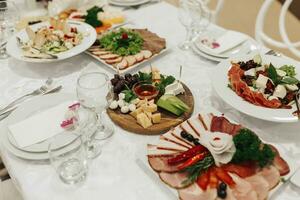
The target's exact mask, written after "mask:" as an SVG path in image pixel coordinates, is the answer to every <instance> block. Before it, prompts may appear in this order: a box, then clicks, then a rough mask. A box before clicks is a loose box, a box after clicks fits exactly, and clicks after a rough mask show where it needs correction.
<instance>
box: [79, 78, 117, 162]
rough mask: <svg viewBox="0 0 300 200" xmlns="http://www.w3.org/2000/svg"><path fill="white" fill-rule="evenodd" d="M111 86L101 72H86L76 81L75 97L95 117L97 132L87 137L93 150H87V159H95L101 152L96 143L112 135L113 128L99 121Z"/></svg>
mask: <svg viewBox="0 0 300 200" xmlns="http://www.w3.org/2000/svg"><path fill="white" fill-rule="evenodd" d="M110 92H111V86H110V82H109V78H108V76H107V75H106V74H104V73H101V72H87V73H84V74H82V75H80V77H79V78H78V80H77V97H78V100H79V102H80V104H81V105H82V106H83V107H84V108H86V109H88V110H90V111H92V112H94V113H95V114H96V115H97V119H98V120H97V124H96V127H97V130H96V132H95V133H93V134H92V135H89V138H90V144H92V145H93V148H91V147H90V148H89V149H88V150H89V151H90V152H89V155H90V156H89V157H96V156H98V155H99V154H100V152H101V150H100V147H99V145H97V144H96V143H97V141H99V140H104V139H106V138H108V137H110V136H111V135H112V134H113V130H114V129H113V126H111V125H110V126H109V125H106V124H105V123H104V122H103V120H102V119H101V116H102V113H103V112H104V111H105V110H106V108H107V106H108V102H107V101H108V97H109V96H111V94H110Z"/></svg>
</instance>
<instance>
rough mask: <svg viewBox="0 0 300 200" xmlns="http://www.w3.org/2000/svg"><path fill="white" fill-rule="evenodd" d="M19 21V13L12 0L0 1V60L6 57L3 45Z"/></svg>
mask: <svg viewBox="0 0 300 200" xmlns="http://www.w3.org/2000/svg"><path fill="white" fill-rule="evenodd" d="M19 20H20V16H19V11H18V8H17V6H16V5H15V3H14V2H13V1H12V0H2V1H0V59H5V58H7V57H8V55H7V53H6V44H5V43H7V41H8V39H9V38H10V37H11V36H12V35H13V33H14V31H15V26H16V23H17V22H18V21H19Z"/></svg>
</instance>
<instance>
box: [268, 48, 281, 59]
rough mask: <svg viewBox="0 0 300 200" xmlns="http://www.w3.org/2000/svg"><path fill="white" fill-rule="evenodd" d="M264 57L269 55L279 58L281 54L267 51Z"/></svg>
mask: <svg viewBox="0 0 300 200" xmlns="http://www.w3.org/2000/svg"><path fill="white" fill-rule="evenodd" d="M265 54H266V55H271V56H276V57H281V53H279V52H277V51H274V50H273V49H271V50H269V51H268V52H267V53H265Z"/></svg>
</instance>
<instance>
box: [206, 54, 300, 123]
mask: <svg viewBox="0 0 300 200" xmlns="http://www.w3.org/2000/svg"><path fill="white" fill-rule="evenodd" d="M253 56H254V55H253V54H252V55H244V56H239V57H234V58H230V59H227V60H224V61H222V62H221V63H219V64H218V65H217V66H216V68H215V70H214V71H213V72H212V73H211V80H212V83H213V87H214V89H215V90H216V92H217V93H218V95H219V96H220V97H221V98H222V99H223V100H224V101H225V102H226V103H228V104H229V105H231V106H232V107H233V108H235V109H237V110H238V111H240V112H242V113H245V114H247V115H250V116H252V117H255V118H258V119H263V120H267V121H273V122H298V121H299V120H298V118H297V117H296V116H294V115H293V114H292V113H293V112H294V111H295V110H296V105H293V108H292V109H272V108H265V107H261V106H256V105H254V104H251V103H249V102H247V101H245V100H244V99H242V98H241V97H240V96H238V95H237V94H236V93H235V92H234V91H232V90H231V89H230V88H229V87H228V86H227V85H228V83H229V81H228V76H227V73H228V70H229V69H230V67H231V63H230V62H231V61H234V62H238V61H247V60H250V59H253ZM261 57H262V62H263V64H269V63H270V62H271V63H272V64H273V65H274V66H275V67H280V66H282V65H293V66H295V68H296V72H297V75H296V77H297V78H298V79H300V64H299V63H297V62H296V61H293V60H292V59H288V58H282V57H275V56H268V55H261Z"/></svg>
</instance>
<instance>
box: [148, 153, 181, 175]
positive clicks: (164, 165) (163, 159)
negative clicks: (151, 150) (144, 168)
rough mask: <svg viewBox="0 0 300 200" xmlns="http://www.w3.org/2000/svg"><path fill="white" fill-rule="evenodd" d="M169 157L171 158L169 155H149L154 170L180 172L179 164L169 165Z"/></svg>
mask: <svg viewBox="0 0 300 200" xmlns="http://www.w3.org/2000/svg"><path fill="white" fill-rule="evenodd" d="M175 155H176V154H175ZM175 155H174V156H175ZM168 159H170V157H168V156H148V162H149V165H150V166H151V168H152V169H153V170H155V171H157V172H168V173H175V172H178V165H169V164H168ZM179 165H180V164H179Z"/></svg>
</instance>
